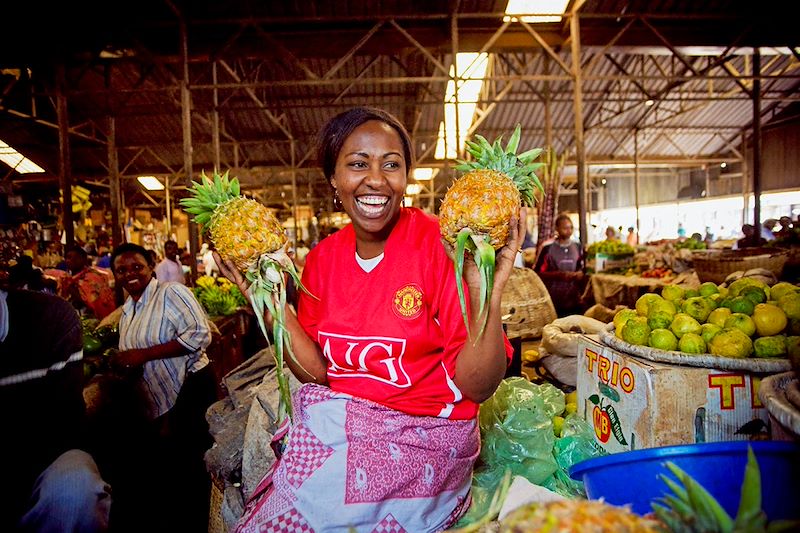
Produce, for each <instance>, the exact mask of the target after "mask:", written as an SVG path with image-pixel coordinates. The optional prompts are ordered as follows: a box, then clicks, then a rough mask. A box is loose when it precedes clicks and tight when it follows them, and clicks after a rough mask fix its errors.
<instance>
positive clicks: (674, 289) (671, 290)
mask: <svg viewBox="0 0 800 533" xmlns="http://www.w3.org/2000/svg"><path fill="white" fill-rule="evenodd" d="M685 292H686V291H685V290H684V289H683V287H679V286H678V285H664V288H663V289H661V297H662V298H664V299H665V300H670V301H673V302H674V301H677V300H682V299H683V294H684V293H685Z"/></svg>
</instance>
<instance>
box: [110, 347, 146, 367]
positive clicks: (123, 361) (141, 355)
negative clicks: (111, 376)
mask: <svg viewBox="0 0 800 533" xmlns="http://www.w3.org/2000/svg"><path fill="white" fill-rule="evenodd" d="M147 361H148V358H147V353H146V351H145V350H138V349H133V350H123V351H121V352H117V354H116V355H114V356H113V357H112V358H111V367H112V368H114V369H115V370H117V371H122V372H126V371H129V370H131V369H133V368H137V367H140V366H142V365H143V364H145V363H146V362H147Z"/></svg>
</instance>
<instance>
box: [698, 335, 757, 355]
mask: <svg viewBox="0 0 800 533" xmlns="http://www.w3.org/2000/svg"><path fill="white" fill-rule="evenodd" d="M708 351H709V353H712V354H714V355H719V356H722V357H737V358H745V357H750V355H751V354H752V353H753V341H752V340H750V337H748V336H747V335H745V334H744V333H742V331H741V330H740V329H736V328H725V329H723V330H722V331H720V332H719V333H717V334H716V335H715V336H714V338H713V339H711V342H710V343H708Z"/></svg>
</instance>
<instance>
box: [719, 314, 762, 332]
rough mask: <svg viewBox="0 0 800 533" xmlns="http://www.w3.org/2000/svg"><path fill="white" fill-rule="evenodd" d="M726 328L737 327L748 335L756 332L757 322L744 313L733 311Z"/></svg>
mask: <svg viewBox="0 0 800 533" xmlns="http://www.w3.org/2000/svg"><path fill="white" fill-rule="evenodd" d="M724 327H725V328H736V329H738V330H739V331H741V332H742V333H744V334H745V335H747V336H748V337H752V336H753V335H755V334H756V323H755V322H753V319H752V318H750V317H749V316H747V315H746V314H744V313H733V314H732V315H731V316H729V317H728V319H727V320H726V321H725V326H724Z"/></svg>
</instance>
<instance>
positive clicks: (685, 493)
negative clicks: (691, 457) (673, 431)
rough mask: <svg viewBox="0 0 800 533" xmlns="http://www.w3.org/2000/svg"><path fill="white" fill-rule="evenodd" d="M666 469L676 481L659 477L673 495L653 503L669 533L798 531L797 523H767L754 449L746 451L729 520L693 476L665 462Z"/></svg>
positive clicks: (759, 473) (799, 528)
mask: <svg viewBox="0 0 800 533" xmlns="http://www.w3.org/2000/svg"><path fill="white" fill-rule="evenodd" d="M666 467H667V468H668V469H669V470H670V472H672V474H673V475H674V476H675V478H676V479H677V481H675V480H673V479H672V478H670V477H668V476H666V475H663V474H662V475H661V479H662V480H663V481H664V483H665V484H666V485H667V487H669V489H670V490H671V491H672V494H667V495H664V496H663V497H661V498H659V501H658V503H653V504H652V507H653V511H654V512H655V515H656V516H657V517H658V518H659V520H661V522H663V523H664V524H665V526H666V528H665V529H666V530H667V531H670V532H672V533H777V532H779V531H800V521H797V520H774V521H772V522H767V515H766V514H765V513H764V511H763V510H762V509H761V471H760V469H759V467H758V461H756V456H755V454H754V453H753V448H752V447H750V446H748V447H747V464H746V465H745V468H744V479H743V481H742V487H741V491H740V497H739V509H738V510H737V513H736V516H735V517H731V516H730V515H729V514H728V513H727V512H726V511H725V509H723V508H722V506H721V505H720V504H719V502H717V500H716V499H715V498H714V496H712V495H711V494H709V492H708V491H707V490H706V489H705V488H703V486H702V485H700V483H698V482H697V481H696V480H695V479H694V478H693V477H692V476H690V475H689V474H687V473H686V472H684V471H683V470H681V469H680V468H679V467H678V466H676V465H675V464H674V463H672V462H670V461H668V462H667V463H666Z"/></svg>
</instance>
